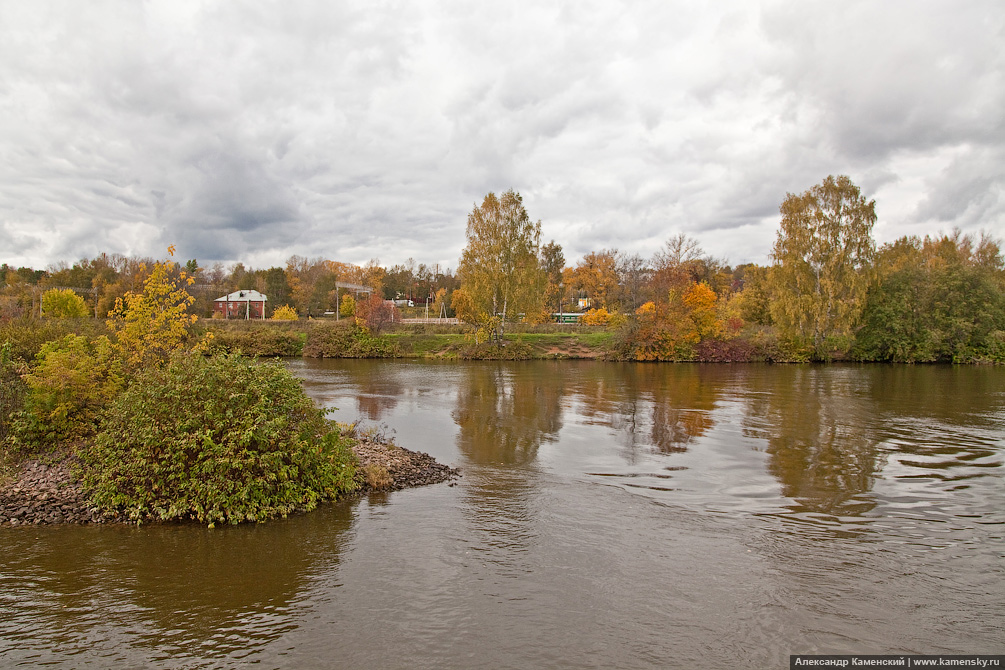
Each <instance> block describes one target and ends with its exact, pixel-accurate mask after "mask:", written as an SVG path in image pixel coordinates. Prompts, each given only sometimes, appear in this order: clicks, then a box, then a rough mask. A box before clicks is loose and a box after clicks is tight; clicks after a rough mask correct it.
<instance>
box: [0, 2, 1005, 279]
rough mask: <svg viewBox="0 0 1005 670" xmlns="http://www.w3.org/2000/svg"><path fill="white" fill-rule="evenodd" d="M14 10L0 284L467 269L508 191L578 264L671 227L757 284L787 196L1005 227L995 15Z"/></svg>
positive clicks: (740, 10) (905, 6)
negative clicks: (110, 262) (476, 237)
mask: <svg viewBox="0 0 1005 670" xmlns="http://www.w3.org/2000/svg"><path fill="white" fill-rule="evenodd" d="M5 13H6V14H5V19H6V20H5V22H4V23H3V25H2V26H0V158H2V160H0V251H2V253H3V254H7V257H3V258H0V261H5V262H11V261H13V262H25V263H33V264H45V263H48V262H52V261H55V260H60V259H63V260H73V259H76V258H79V257H80V256H82V255H85V254H93V253H97V252H99V251H110V252H119V253H140V254H143V255H155V256H156V255H162V254H163V251H162V248H163V247H165V246H166V243H171V242H174V243H176V244H177V245H178V246H179V254H181V255H184V256H187V257H198V258H199V259H200V261H202V262H212V261H216V260H220V261H224V262H232V261H236V260H243V261H245V262H246V263H250V262H252V259H253V262H255V263H261V264H282V263H283V261H284V260H285V258H286V257H288V256H289V255H292V254H299V255H302V256H309V257H314V256H318V255H324V256H327V257H332V258H336V259H338V260H345V261H355V262H362V261H365V260H367V259H369V258H373V257H379V258H381V260H382V261H383V262H385V263H389V264H393V263H396V262H401V261H403V260H404V259H405V258H407V257H414V258H415V259H417V260H418V261H430V262H443V263H444V264H449V265H456V259H457V257H458V256H459V254H460V250H461V248H462V247H463V245H464V227H465V223H466V216H467V214H468V212H470V211H471V208H472V207H473V206H474V205H475V204H477V203H479V202H480V201H481V199H482V197H483V196H484V195H485V193H487V192H488V191H496V192H499V191H503V190H506V189H508V188H515V189H517V190H518V191H520V192H521V193H523V194H524V196H525V204H526V205H527V207H528V212H529V213H530V215H531V217H532V218H534V219H535V220H537V219H541V220H542V222H543V226H544V231H545V232H544V237H545V238H546V239H551V238H552V237H554V238H555V239H556V241H558V242H559V243H560V244H562V245H563V246H564V247H565V249H566V257H567V258H568V259H569V261H570V262H573V261H574V260H575V259H576V257H577V256H578V255H582V254H584V253H587V252H589V251H592V250H596V249H599V248H604V247H608V248H609V247H618V248H621V249H623V250H625V251H629V252H639V253H642V254H643V255H649V254H650V253H651V251H652V250H653V247H654V245H655V246H658V245H659V244H662V242H663V240H665V239H666V238H667V237H669V236H670V235H671V234H674V233H676V232H685V233H689V234H694V235H697V236H699V237H700V238H701V239H702V242H703V244H704V246H705V247H706V250H707V251H709V252H710V253H713V254H715V255H717V256H727V257H729V258H731V259H732V260H735V261H736V262H741V261H742V260H760V261H763V260H764V259H765V258H766V256H767V253H768V252H769V251H770V246H771V242H772V239H773V230H774V226H775V225H776V223H777V216H778V213H777V210H778V206H779V204H780V203H781V201H782V199H783V198H784V196H785V193H786V192H801V191H803V190H805V189H807V188H809V187H810V186H812V185H813V184H815V183H819V181H820V180H821V179H823V178H824V177H825V176H827V175H828V174H849V175H850V176H852V178H853V180H855V181H856V183H859V185H860V186H862V187H863V190H864V191H865V192H866V194H867V196H869V197H877V198H878V199H881V198H882V197H888V198H889V202H890V203H891V204H890V206H889V207H885V208H884V210H883V211H884V212H887V213H888V215H889V217H890V219H891V221H893V222H894V223H896V229H897V230H898V231H907V230H913V229H920V228H922V227H924V226H928V225H931V224H932V222H935V223H937V224H938V225H947V226H952V225H961V226H964V227H967V226H969V227H978V226H982V225H983V226H993V225H995V223H996V222H1000V221H1001V216H1002V213H1003V211H1005V203H1003V202H1002V197H1001V193H1002V188H1003V184H1005V175H1003V174H1002V172H1003V170H1002V164H1003V145H1005V141H1003V140H1005V125H1003V124H1005V117H1003V115H1002V114H1001V113H1000V110H1001V109H1002V108H1005V104H1003V103H1005V99H1003V98H1005V81H1003V77H1005V55H1003V52H1002V50H1001V48H1000V44H1001V37H1002V34H1003V30H1002V27H1003V26H1005V9H1002V8H1000V6H999V3H996V2H990V1H987V2H982V1H979V0H977V1H975V2H972V3H966V4H964V5H959V4H958V3H957V4H953V5H950V4H946V3H941V2H935V1H932V2H921V3H917V2H911V3H906V2H893V3H883V4H881V5H876V4H875V3H855V2H852V3H843V4H841V5H833V4H826V3H803V2H798V3H795V2H783V3H777V2H770V1H766V2H764V3H759V4H753V3H745V2H727V3H726V4H721V3H720V4H717V5H715V6H709V7H703V6H697V5H692V4H690V3H683V2H681V3H665V2H655V1H654V2H642V3H633V4H630V5H623V4H621V3H611V2H605V1H604V0H594V1H592V2H584V3H577V4H575V5H573V4H566V5H560V6H545V5H541V4H539V3H531V2H517V3H515V4H512V3H511V4H509V5H498V4H497V5H472V4H470V3H463V2H449V1H447V0H444V1H442V2H433V3H429V4H421V5H419V4H415V3H403V2H391V3H387V4H382V5H377V6H375V5H369V4H353V3H326V2H304V3H295V4H294V5H289V4H288V3H278V2H271V1H261V2H250V3H242V4H233V3H230V4H226V3H225V4H203V3H198V2H197V3H193V4H191V5H181V4H177V3H147V4H139V3H131V2H123V3H120V4H116V3H112V4H109V5H94V4H83V5H82V4H76V3H52V4H50V5H47V4H45V3H42V2H39V3H32V5H31V6H29V5H27V4H23V3H15V4H14V5H11V6H10V7H5ZM946 155H951V156H953V158H952V160H949V161H948V162H947V160H946V159H945V156H946ZM881 204H882V203H881ZM40 231H41V232H40ZM921 232H922V233H924V232H931V231H929V230H921ZM734 256H735V258H734Z"/></svg>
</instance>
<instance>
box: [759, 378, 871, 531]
mask: <svg viewBox="0 0 1005 670" xmlns="http://www.w3.org/2000/svg"><path fill="white" fill-rule="evenodd" d="M764 370H770V374H760V375H750V377H749V379H748V388H749V397H750V400H749V402H748V405H747V418H746V420H745V431H744V432H745V434H746V435H748V436H750V437H756V438H761V439H764V440H766V441H767V444H768V446H767V453H768V455H769V458H768V470H769V472H770V473H771V474H772V475H773V476H774V477H775V478H776V479H777V480H778V481H779V483H780V484H781V485H782V494H783V495H785V496H786V497H788V498H792V499H794V500H796V501H797V502H798V503H799V507H798V508H797V509H796V511H810V512H817V513H824V514H833V515H840V516H856V515H859V514H863V513H865V512H867V511H869V510H870V509H872V508H873V507H875V505H876V503H875V500H874V499H873V498H872V497H871V496H870V495H868V493H869V491H870V490H871V488H872V482H873V477H874V475H875V474H876V472H877V470H878V463H877V461H878V459H879V456H878V448H877V440H876V439H875V436H874V435H872V434H871V426H872V425H873V423H874V422H873V420H871V419H870V416H871V414H872V413H873V412H874V405H873V403H871V402H870V401H869V400H868V398H867V397H865V393H864V392H865V391H867V388H859V386H862V384H863V381H864V380H863V377H862V375H861V374H854V373H858V372H860V371H858V370H855V369H847V370H844V371H842V370H840V369H838V368H818V367H802V366H799V367H786V368H779V367H773V368H770V369H768V368H765V369H764ZM762 372H763V370H762ZM843 372H844V373H847V374H843Z"/></svg>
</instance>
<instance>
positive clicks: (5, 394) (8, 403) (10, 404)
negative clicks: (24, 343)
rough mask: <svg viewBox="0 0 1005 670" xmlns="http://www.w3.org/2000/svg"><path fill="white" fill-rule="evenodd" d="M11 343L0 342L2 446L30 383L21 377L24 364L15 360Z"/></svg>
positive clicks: (0, 424)
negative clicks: (26, 382) (12, 355)
mask: <svg viewBox="0 0 1005 670" xmlns="http://www.w3.org/2000/svg"><path fill="white" fill-rule="evenodd" d="M12 349H13V347H11V345H10V343H7V342H5V343H3V344H0V447H2V446H3V444H4V442H5V441H6V440H7V436H8V435H9V434H10V432H11V426H12V424H13V419H14V416H15V415H17V414H18V413H19V412H20V411H21V409H22V408H23V407H24V399H25V396H26V395H27V394H28V385H27V384H25V383H24V380H23V379H21V373H22V372H23V371H24V364H23V363H21V362H19V361H15V360H13V358H12V357H11V355H10V352H11V350H12Z"/></svg>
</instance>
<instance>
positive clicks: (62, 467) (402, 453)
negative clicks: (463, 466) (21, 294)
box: [0, 263, 457, 526]
mask: <svg viewBox="0 0 1005 670" xmlns="http://www.w3.org/2000/svg"><path fill="white" fill-rule="evenodd" d="M181 279H182V281H184V280H185V277H184V276H182V278H181ZM190 300H191V298H190V297H189V296H188V294H187V293H186V292H185V291H183V290H181V289H180V288H179V287H178V286H177V285H176V283H175V281H174V280H172V279H171V278H170V276H169V274H168V272H167V270H166V266H165V265H164V264H160V263H157V264H155V267H154V268H153V270H152V272H151V273H150V275H149V277H148V279H147V281H146V283H145V285H144V290H143V291H142V292H141V293H136V294H128V295H127V296H126V298H125V300H123V301H121V302H120V303H119V304H117V305H116V310H115V311H114V312H113V314H112V316H111V318H110V319H109V321H108V322H107V323H106V324H105V326H106V328H105V329H101V328H98V327H93V326H84V327H81V324H80V323H77V324H76V327H74V328H70V327H68V326H67V325H66V324H63V323H58V322H20V323H10V324H6V325H5V326H4V332H3V338H2V339H0V444H2V454H0V456H2V473H0V476H2V481H0V523H5V524H10V525H20V524H28V523H30V524H39V523H60V522H77V523H93V522H107V521H128V522H134V523H142V522H151V521H196V522H200V523H205V524H208V525H210V526H213V525H215V524H220V523H240V522H247V521H264V520H266V519H269V518H275V517H281V516H286V515H289V514H291V513H295V512H301V511H309V510H312V509H314V508H315V507H316V506H317V505H318V504H320V503H323V502H326V501H332V500H335V499H338V498H339V497H342V496H345V495H347V494H351V493H354V492H358V491H362V490H389V489H394V488H402V487H404V486H409V485H419V484H425V483H432V482H436V481H444V480H447V479H450V478H452V477H454V476H456V475H457V472H456V471H455V470H452V469H450V468H448V467H446V466H444V465H441V464H438V463H436V462H435V461H433V459H431V458H430V457H428V456H427V455H425V454H418V453H414V452H411V451H408V450H406V449H403V448H401V447H398V446H396V445H394V444H393V443H391V442H388V441H386V440H380V439H374V438H375V436H373V435H369V436H368V435H366V434H360V432H359V431H358V430H356V428H355V427H353V426H345V425H340V424H338V423H336V422H334V421H331V420H330V419H328V418H327V416H326V411H325V410H323V409H320V408H318V407H316V406H315V405H314V403H313V402H312V401H311V399H310V398H308V397H307V396H306V395H305V393H304V391H303V388H302V386H301V384H300V382H299V381H298V380H297V379H296V378H294V377H293V376H292V374H291V373H290V372H289V371H288V370H287V369H286V368H285V367H284V366H283V365H282V364H281V363H278V362H275V361H260V360H257V359H254V358H248V357H246V356H244V355H243V354H240V353H231V352H227V351H226V350H225V348H224V347H220V346H219V345H216V344H215V343H214V342H213V340H214V337H213V333H206V332H204V333H199V332H197V331H195V330H193V328H192V325H193V323H194V322H195V319H194V318H193V317H191V315H189V314H188V311H187V307H188V305H189V302H190ZM67 330H76V331H77V332H66V331H67ZM92 330H93V331H94V332H81V331H92ZM99 331H102V332H99Z"/></svg>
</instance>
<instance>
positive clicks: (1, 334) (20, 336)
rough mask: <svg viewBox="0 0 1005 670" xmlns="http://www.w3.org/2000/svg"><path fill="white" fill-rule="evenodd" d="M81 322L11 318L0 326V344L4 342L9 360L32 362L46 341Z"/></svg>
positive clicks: (64, 333) (59, 336)
mask: <svg viewBox="0 0 1005 670" xmlns="http://www.w3.org/2000/svg"><path fill="white" fill-rule="evenodd" d="M80 325H82V324H81V323H76V322H70V321H64V320H55V319H45V320H42V319H39V318H37V317H31V316H26V317H21V318H19V319H12V320H10V321H8V322H7V323H4V324H3V325H2V326H0V344H6V345H7V346H8V347H9V349H8V356H9V357H10V359H11V360H14V361H22V362H24V363H28V364H32V363H34V362H35V356H36V355H37V354H38V352H39V351H40V350H41V349H42V345H43V344H45V343H46V342H51V341H53V340H58V339H59V338H61V337H63V336H64V335H66V334H68V333H70V332H72V331H73V329H74V327H75V326H80Z"/></svg>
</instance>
